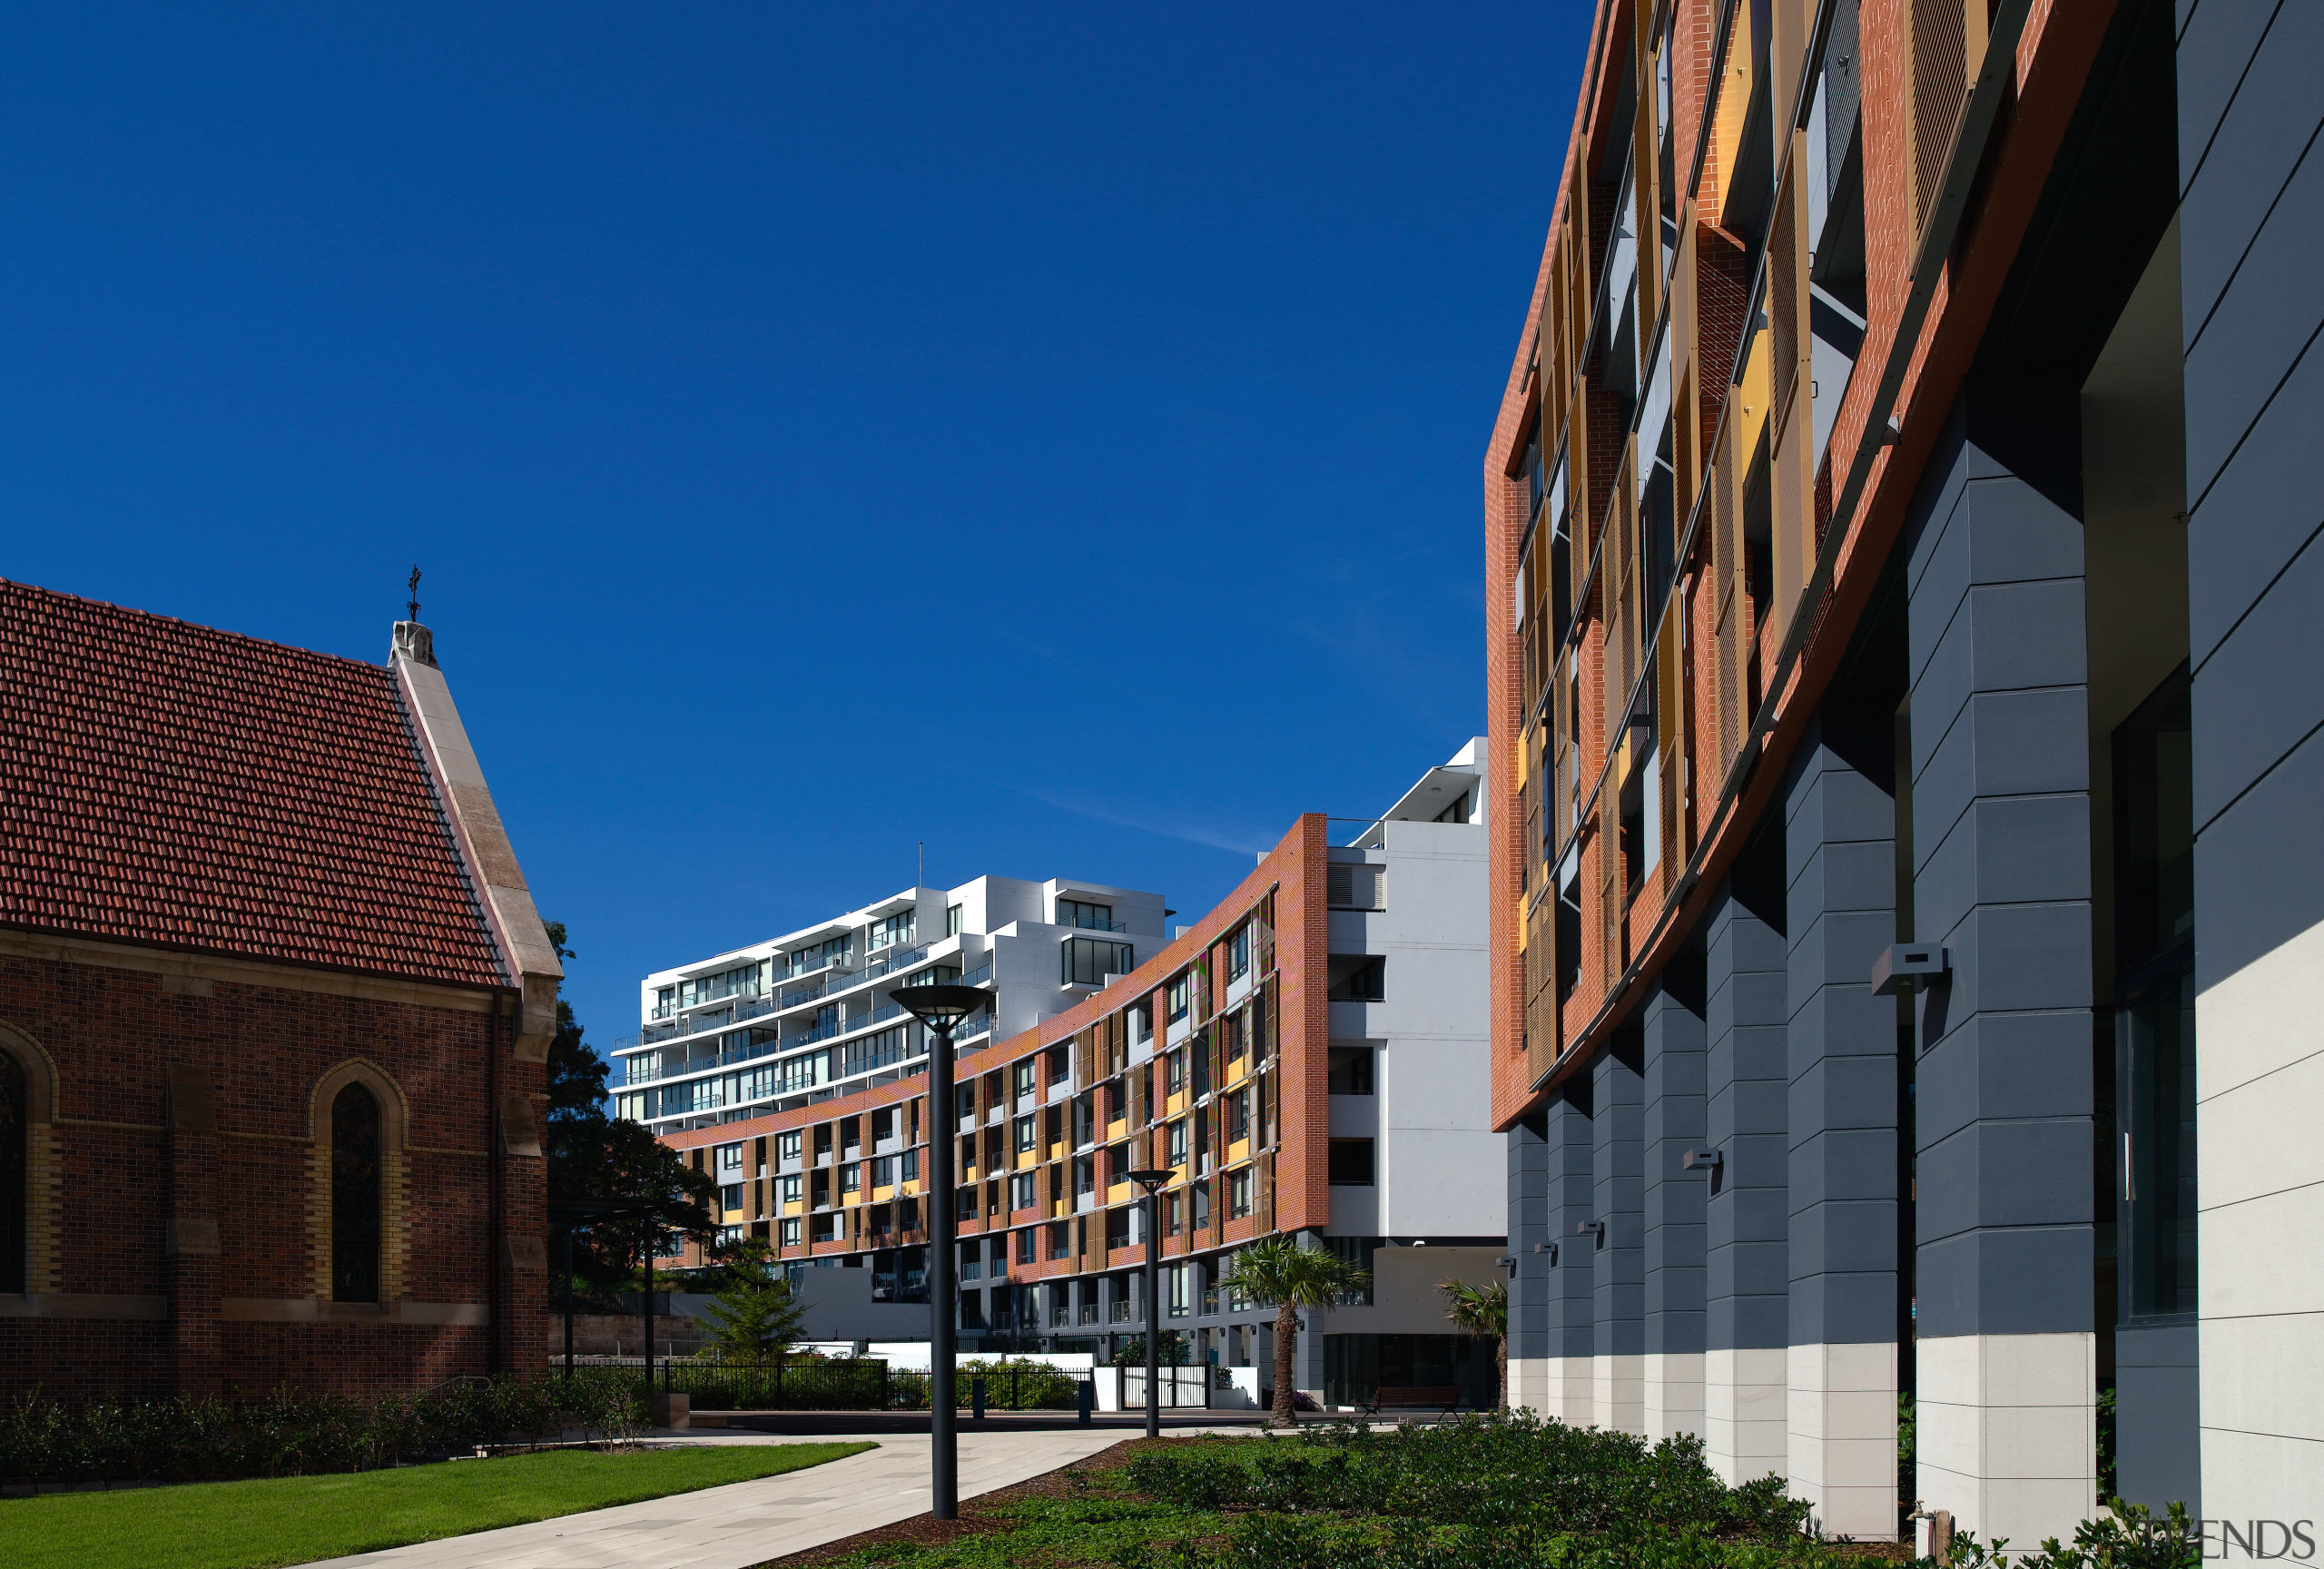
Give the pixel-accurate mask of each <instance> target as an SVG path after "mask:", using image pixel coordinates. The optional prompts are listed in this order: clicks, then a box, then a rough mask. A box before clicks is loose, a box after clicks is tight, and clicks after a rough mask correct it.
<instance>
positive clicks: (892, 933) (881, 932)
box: [872, 910, 913, 953]
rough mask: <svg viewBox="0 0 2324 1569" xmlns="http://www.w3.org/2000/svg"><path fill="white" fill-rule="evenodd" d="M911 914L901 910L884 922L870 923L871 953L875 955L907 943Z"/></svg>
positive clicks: (909, 940)
mask: <svg viewBox="0 0 2324 1569" xmlns="http://www.w3.org/2000/svg"><path fill="white" fill-rule="evenodd" d="M912 914H913V912H911V911H910V910H902V911H899V912H897V913H895V914H893V915H891V916H888V917H887V918H886V919H884V920H881V921H874V922H873V923H872V952H874V953H877V952H881V951H882V950H884V949H889V948H901V947H902V946H904V945H905V944H906V943H909V942H911V933H912Z"/></svg>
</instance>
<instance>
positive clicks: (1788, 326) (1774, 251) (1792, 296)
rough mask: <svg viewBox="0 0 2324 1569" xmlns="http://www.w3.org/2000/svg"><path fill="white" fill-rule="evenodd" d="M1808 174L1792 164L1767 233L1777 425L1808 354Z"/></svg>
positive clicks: (1802, 165) (1797, 161) (1796, 161)
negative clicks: (1802, 190)
mask: <svg viewBox="0 0 2324 1569" xmlns="http://www.w3.org/2000/svg"><path fill="white" fill-rule="evenodd" d="M1792 140H1793V143H1794V148H1793V151H1794V153H1797V151H1798V144H1799V143H1800V142H1801V138H1800V137H1799V136H1798V135H1797V133H1795V134H1794V136H1793V138H1792ZM1806 170H1807V163H1806V160H1804V159H1802V158H1799V157H1797V156H1795V157H1794V158H1792V160H1791V161H1790V167H1789V168H1788V169H1787V171H1786V172H1785V173H1784V178H1783V184H1782V185H1781V186H1779V187H1778V188H1777V191H1776V204H1775V217H1774V221H1773V222H1771V223H1770V224H1769V226H1768V321H1769V324H1770V326H1771V329H1772V331H1773V334H1774V338H1773V348H1774V350H1775V360H1774V366H1773V369H1774V372H1775V381H1774V386H1773V387H1772V388H1771V389H1770V390H1771V391H1772V393H1773V394H1774V396H1773V398H1772V399H1771V400H1770V402H1769V409H1770V411H1771V412H1772V413H1773V414H1774V416H1775V418H1776V419H1778V420H1780V419H1783V418H1784V411H1785V410H1787V409H1788V408H1789V407H1790V404H1791V392H1792V388H1793V386H1794V385H1795V384H1796V383H1797V381H1798V380H1799V370H1800V361H1801V360H1802V359H1803V358H1804V357H1805V356H1806V354H1807V335H1806V334H1805V333H1803V332H1802V331H1800V324H1801V322H1802V321H1805V320H1806V315H1807V270H1806V269H1805V268H1803V267H1802V266H1801V265H1800V257H1801V255H1802V254H1803V252H1804V249H1805V247H1804V245H1803V243H1802V237H1801V234H1800V230H1801V228H1802V226H1803V225H1802V220H1803V217H1804V213H1803V212H1802V209H1803V207H1804V205H1805V204H1804V203H1803V202H1801V201H1800V200H1799V177H1800V176H1801V175H1802V174H1803V173H1806Z"/></svg>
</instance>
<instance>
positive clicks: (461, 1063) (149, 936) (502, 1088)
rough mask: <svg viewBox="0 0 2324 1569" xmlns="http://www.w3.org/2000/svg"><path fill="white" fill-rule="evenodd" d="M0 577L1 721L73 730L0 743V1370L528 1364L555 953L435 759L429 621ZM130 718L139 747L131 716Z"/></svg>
mask: <svg viewBox="0 0 2324 1569" xmlns="http://www.w3.org/2000/svg"><path fill="white" fill-rule="evenodd" d="M5 592H6V595H7V597H8V600H9V603H10V615H11V617H12V621H11V625H12V629H13V631H14V632H15V633H16V634H19V635H20V636H14V637H12V638H11V639H7V640H5V641H7V642H8V645H9V646H8V650H7V653H8V657H7V658H6V659H5V661H0V687H5V693H0V696H5V705H4V706H5V707H6V708H7V709H8V710H9V711H10V713H11V714H12V715H13V716H14V717H13V718H12V721H11V725H10V728H11V729H12V731H22V730H23V729H24V728H25V715H27V714H45V715H49V716H50V719H51V720H53V721H54V725H53V726H52V727H53V728H54V729H56V731H57V734H58V735H64V731H65V730H66V729H69V728H73V727H74V726H77V733H78V735H80V738H81V744H80V745H78V747H77V755H75V753H74V749H71V748H66V749H64V750H62V751H60V750H59V749H58V748H56V747H51V748H49V749H47V750H45V751H33V752H25V751H22V750H19V751H17V752H15V754H13V755H12V757H11V760H10V762H11V771H12V775H14V776H15V779H17V780H20V781H24V782H27V783H28V785H30V786H31V787H30V788H28V789H26V790H25V791H23V792H20V793H17V794H14V796H13V798H12V801H11V810H10V817H9V826H10V829H11V834H10V836H9V837H8V838H7V839H6V840H5V854H4V856H0V877H5V885H6V888H7V890H8V896H7V899H6V901H5V905H0V1056H5V1059H6V1061H5V1063H0V1071H5V1072H6V1073H7V1075H8V1082H10V1083H13V1082H15V1074H16V1073H18V1072H21V1074H22V1076H23V1079H22V1082H23V1085H24V1089H25V1093H24V1094H23V1095H22V1096H19V1097H15V1103H14V1104H11V1105H7V1106H5V1107H0V1112H5V1115H0V1139H5V1140H8V1141H9V1142H8V1146H7V1148H5V1149H0V1156H5V1157H8V1158H9V1159H11V1160H14V1161H15V1162H16V1163H17V1164H19V1165H20V1167H21V1169H22V1170H23V1173H24V1178H25V1181H24V1189H25V1191H24V1194H23V1198H22V1205H23V1209H22V1212H21V1216H15V1215H12V1216H9V1217H7V1218H6V1219H8V1220H9V1222H10V1224H9V1225H8V1226H7V1227H6V1228H5V1229H0V1237H5V1238H8V1239H9V1241H10V1244H11V1251H12V1253H13V1252H14V1251H15V1248H21V1255H22V1256H21V1258H18V1257H13V1256H12V1257H8V1258H0V1394H5V1393H8V1392H17V1391H25V1390H29V1389H33V1388H35V1387H36V1388H39V1389H42V1390H44V1391H45V1392H48V1393H50V1394H64V1395H76V1394H89V1393H95V1392H99V1391H114V1392H120V1393H124V1394H133V1395H158V1394H165V1393H173V1392H228V1391H234V1390H252V1391H255V1390H262V1389H268V1388H271V1387H274V1386H277V1385H281V1384H291V1385H297V1386H308V1387H319V1388H330V1389H337V1390H342V1391H348V1392H366V1391H378V1390H387V1389H409V1388H416V1387H422V1386H428V1385H430V1384H435V1383H438V1382H440V1381H441V1380H443V1379H444V1378H446V1377H451V1376H453V1375H455V1374H475V1373H486V1372H490V1371H495V1370H498V1369H513V1368H517V1367H523V1366H530V1365H532V1364H534V1363H536V1362H537V1358H538V1347H540V1345H541V1344H542V1342H543V1338H544V1336H545V1334H546V1317H547V1314H546V1273H545V1262H546V1260H545V1254H544V1249H543V1234H544V1231H545V1229H546V1228H545V1224H544V1211H543V1205H544V1202H545V1193H544V1191H543V1180H544V1172H543V1160H542V1157H541V1149H540V1143H539V1131H538V1130H539V1128H540V1123H541V1118H540V1109H541V1105H542V1103H543V1101H544V1100H545V1099H546V1097H545V1088H546V1086H545V1075H546V1068H545V1066H544V1062H545V1058H546V1045H547V1036H546V1034H545V1033H544V1032H543V1030H542V1025H543V1023H544V1020H543V1018H542V1015H541V1011H540V1008H539V1006H538V1003H539V1001H540V998H541V996H542V994H543V990H544V986H546V989H547V995H548V996H550V997H552V998H553V996H554V987H555V982H556V972H555V968H554V966H555V960H554V956H553V955H549V954H548V953H547V945H546V940H545V939H542V938H538V937H537V936H535V937H532V938H530V939H528V940H526V941H520V942H514V943H512V942H510V941H508V938H507V935H506V934H507V933H511V932H517V933H521V932H523V931H524V928H525V925H526V923H527V920H528V919H529V920H530V923H531V924H532V925H533V926H535V927H537V917H531V915H530V904H529V900H528V899H525V898H523V897H522V891H521V883H520V882H518V881H517V879H516V873H515V863H514V860H513V856H506V858H505V860H489V859H487V857H484V856H480V855H478V854H476V853H475V850H474V849H472V848H471V847H472V846H475V847H481V848H484V849H487V850H490V849H495V848H497V850H498V851H499V852H501V853H503V854H504V855H505V853H506V848H507V846H506V841H505V838H498V837H497V835H498V833H499V830H498V826H497V819H496V820H494V821H493V822H492V823H490V824H482V823H480V822H478V820H477V816H478V814H477V807H478V804H479V800H481V804H484V805H486V806H487V807H488V797H482V796H481V780H480V778H478V779H476V781H475V785H474V787H473V790H472V791H471V792H470V793H469V794H467V796H466V797H465V798H456V797H457V796H458V795H459V792H458V789H457V788H456V789H453V790H447V789H446V788H445V787H444V785H443V783H442V781H444V780H447V779H448V780H450V781H452V782H453V783H454V785H456V786H458V785H465V784H466V783H467V782H468V779H469V778H470V777H471V776H472V775H474V758H473V755H472V754H470V753H468V750H467V743H466V740H465V738H464V737H461V736H458V735H455V734H454V733H453V732H454V730H455V729H456V725H446V724H445V722H444V715H445V714H446V713H448V699H445V698H443V697H441V696H439V695H440V693H441V691H442V680H441V676H440V675H438V673H437V672H436V671H435V668H434V666H433V663H432V658H430V657H429V656H428V646H427V640H426V637H425V635H424V633H422V634H420V635H419V636H418V637H416V638H412V639H409V641H408V642H407V641H406V640H403V639H399V652H398V654H397V656H396V657H395V658H394V659H393V660H392V661H391V662H390V665H389V666H388V667H387V668H384V669H383V668H380V667H377V666H360V665H357V664H355V663H354V662H352V661H348V660H341V659H332V658H329V657H328V656H320V655H313V654H308V653H304V652H302V651H300V650H296V649H284V648H281V647H280V646H276V645H271V644H263V643H259V642H256V641H255V640H253V639H250V638H243V637H236V636H231V635H230V634H224V633H216V632H212V631H209V630H208V629H206V628H201V627H187V626H185V625H184V624H182V623H177V622H170V621H165V620H162V618H160V617H144V616H141V615H139V614H137V613H135V612H128V611H121V610H117V609H114V608H113V607H109V606H92V605H89V604H88V603H87V602H85V601H80V600H74V599H70V598H68V597H65V596H62V595H49V594H44V593H43V592H42V591H40V590H36V589H26V588H24V587H21V586H18V585H5ZM19 612H22V614H19ZM28 627H29V628H31V629H32V632H31V633H28V632H27V628H28ZM33 633H36V634H37V635H36V636H34V635H32V634H33ZM415 658H416V660H417V662H419V663H424V668H415V667H414V664H415ZM190 672H191V674H190ZM173 679H175V680H178V681H179V682H180V683H181V687H180V689H179V690H177V691H175V692H174V693H173V692H172V688H171V687H170V686H169V683H170V682H171V681H172V680H173ZM141 715H160V716H166V719H165V722H164V723H163V724H162V729H163V730H164V731H165V732H166V734H165V735H162V742H165V743H166V744H155V745H139V744H138V726H139V725H140V724H141V723H143V720H142V719H141ZM271 736H272V737H279V741H276V742H274V743H272V744H271V743H270V740H269V738H270V737H271ZM92 738H94V740H93V739H92ZM270 745H271V750H270ZM44 766H45V772H44V771H43V770H44ZM27 802H29V803H30V804H29V805H27V804H26V803H27ZM448 830H450V831H449V832H448ZM270 845H271V846H273V847H275V850H276V854H273V855H272V856H271V858H270V857H269V856H268V855H266V854H263V853H262V851H263V849H264V847H266V846H270ZM310 860H311V861H312V862H314V863H315V864H314V866H313V867H312V869H311V871H310V870H309V869H307V868H306V866H305V863H307V862H309V861H310ZM76 919H78V920H80V921H81V923H82V924H83V926H84V928H86V929H84V930H80V931H74V930H73V929H72V927H73V923H74V921H75V920H76ZM545 955H547V963H546V965H545V964H544V962H543V959H544V956H545ZM350 1084H359V1085H360V1086H361V1087H362V1088H363V1090H365V1091H366V1092H367V1093H368V1094H369V1097H370V1101H371V1103H372V1105H374V1106H375V1107H376V1108H377V1111H378V1118H377V1140H376V1159H374V1160H372V1162H371V1163H370V1164H368V1165H364V1166H363V1167H361V1171H362V1173H363V1175H361V1176H360V1177H359V1178H357V1179H343V1180H342V1183H341V1190H340V1198H339V1200H338V1202H339V1206H340V1216H341V1221H342V1223H343V1224H352V1225H353V1228H354V1229H352V1230H350V1231H348V1232H347V1233H345V1234H346V1235H348V1236H350V1237H361V1236H364V1235H366V1227H367V1225H369V1222H372V1221H375V1222H376V1230H377V1233H378V1238H379V1240H378V1245H377V1248H376V1256H377V1266H376V1269H375V1270H373V1271H372V1272H371V1273H370V1275H369V1278H368V1284H369V1289H368V1295H367V1292H366V1290H365V1289H364V1288H359V1287H354V1286H340V1285H336V1284H335V1280H334V1268H333V1267H334V1259H333V1248H334V1236H335V1232H334V1194H333V1181H334V1178H333V1169H334V1148H333V1129H332V1120H331V1108H332V1103H333V1100H334V1098H335V1097H336V1096H337V1095H338V1094H339V1093H340V1091H341V1090H344V1089H345V1088H346V1087H347V1086H348V1085H350ZM360 1148H361V1149H362V1150H365V1151H367V1152H368V1151H369V1150H372V1149H373V1148H374V1146H373V1145H371V1144H369V1143H365V1144H363V1145H361V1146H360ZM374 1172H375V1173H376V1176H375V1177H374V1176H373V1175H372V1173H374ZM10 1197H11V1198H13V1195H11V1196H10ZM366 1199H370V1200H373V1201H375V1202H376V1210H375V1211H372V1212H369V1214H368V1219H367V1212H366V1211H365V1210H364V1209H363V1203H364V1201H365V1200H366ZM350 1206H351V1207H352V1208H351V1209H350ZM350 1214H352V1215H354V1216H355V1218H356V1219H355V1220H354V1221H353V1222H351V1223H350V1222H347V1221H346V1217H347V1216H348V1215H350ZM19 1220H21V1225H20V1226H19V1225H18V1224H17V1222H18V1221H19ZM350 1246H353V1245H352V1244H350ZM361 1251H362V1253H363V1256H364V1257H365V1258H367V1259H368V1258H369V1257H370V1255H371V1249H370V1248H368V1247H365V1248H362V1249H361ZM359 1296H362V1297H366V1298H367V1299H361V1300H357V1299H352V1298H356V1297H359ZM342 1298H348V1299H342ZM520 1348H521V1351H520Z"/></svg>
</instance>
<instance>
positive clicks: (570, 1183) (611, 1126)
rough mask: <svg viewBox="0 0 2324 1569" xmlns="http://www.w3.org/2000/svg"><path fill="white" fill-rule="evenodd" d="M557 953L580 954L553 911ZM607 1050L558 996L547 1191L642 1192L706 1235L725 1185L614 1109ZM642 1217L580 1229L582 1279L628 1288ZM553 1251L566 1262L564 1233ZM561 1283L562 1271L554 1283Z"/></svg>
mask: <svg viewBox="0 0 2324 1569" xmlns="http://www.w3.org/2000/svg"><path fill="white" fill-rule="evenodd" d="M542 925H543V926H544V927H545V928H546V929H547V933H548V938H549V941H550V942H553V943H555V944H556V953H557V957H558V958H560V959H571V958H573V957H575V954H574V952H573V950H572V949H570V948H568V947H566V943H565V936H566V933H565V923H563V922H561V921H545V922H543V923H542ZM607 1071H608V1068H607V1064H606V1060H605V1059H604V1058H602V1057H600V1056H598V1055H597V1053H596V1048H594V1047H592V1046H591V1045H589V1043H588V1042H587V1041H585V1040H583V1039H582V1025H581V1022H580V1021H578V1020H577V1019H576V1018H575V1017H574V1016H573V1006H572V1004H571V1003H569V1002H566V1001H565V999H564V998H563V997H559V998H558V999H557V1002H556V1036H555V1037H554V1038H553V1039H552V1040H551V1041H549V1048H548V1196H549V1197H550V1198H551V1199H647V1200H650V1201H653V1202H655V1203H656V1204H658V1205H659V1206H660V1207H661V1212H662V1218H663V1227H664V1230H665V1234H674V1235H675V1236H678V1237H682V1238H685V1239H686V1240H688V1241H692V1242H698V1243H703V1244H704V1245H707V1244H708V1243H709V1242H710V1241H711V1239H712V1237H713V1235H714V1231H713V1226H714V1222H713V1220H712V1219H711V1212H710V1205H711V1201H712V1200H713V1199H714V1198H715V1197H716V1195H717V1191H718V1189H717V1185H716V1184H715V1183H714V1182H713V1181H712V1180H711V1179H709V1178H708V1177H707V1176H705V1175H704V1174H703V1173H702V1172H700V1171H696V1170H694V1169H693V1168H692V1167H690V1166H688V1165H687V1164H686V1163H685V1162H684V1160H682V1159H679V1157H678V1152H677V1151H676V1150H673V1149H671V1148H670V1147H669V1146H668V1145H666V1144H665V1143H663V1142H662V1141H661V1140H658V1139H656V1138H655V1137H654V1135H653V1134H651V1133H649V1132H647V1131H646V1130H645V1124H643V1123H640V1122H629V1121H624V1120H619V1119H616V1118H612V1117H608V1116H606V1073H607ZM640 1240H641V1237H640V1229H639V1227H638V1226H637V1225H636V1224H635V1223H634V1222H625V1223H619V1224H613V1225H606V1226H598V1227H592V1228H590V1229H586V1230H583V1231H581V1232H579V1233H578V1234H577V1235H576V1237H575V1238H574V1246H573V1277H574V1285H575V1289H576V1290H577V1291H582V1292H585V1293H603V1292H606V1291H614V1290H620V1289H622V1288H625V1287H627V1286H628V1285H629V1284H630V1283H631V1282H633V1281H634V1280H635V1279H636V1278H637V1273H638V1251H639V1243H640ZM549 1257H550V1258H551V1259H552V1260H554V1261H556V1265H557V1267H558V1268H559V1269H560V1270H561V1269H562V1268H563V1260H564V1257H565V1255H564V1249H563V1238H551V1246H550V1249H549ZM554 1284H555V1286H556V1288H559V1289H561V1288H562V1286H563V1282H562V1281H561V1280H559V1281H556V1282H555V1283H554Z"/></svg>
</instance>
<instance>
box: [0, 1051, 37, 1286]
mask: <svg viewBox="0 0 2324 1569" xmlns="http://www.w3.org/2000/svg"><path fill="white" fill-rule="evenodd" d="M32 1120H33V1098H32V1084H31V1081H29V1080H28V1079H27V1078H26V1077H25V1065H24V1064H23V1063H22V1062H19V1061H16V1059H15V1057H14V1056H12V1055H10V1054H9V1053H8V1052H6V1051H0V1291H10V1292H15V1291H22V1290H23V1289H24V1288H25V1251H26V1248H27V1246H28V1244H29V1243H30V1242H31V1240H32V1236H31V1233H32V1228H31V1226H30V1225H29V1224H28V1223H27V1219H26V1216H25V1199H26V1198H27V1197H28V1194H27V1193H26V1191H25V1187H26V1185H25V1169H26V1167H27V1166H28V1165H29V1164H30V1149H29V1145H30V1143H31V1140H32Z"/></svg>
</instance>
